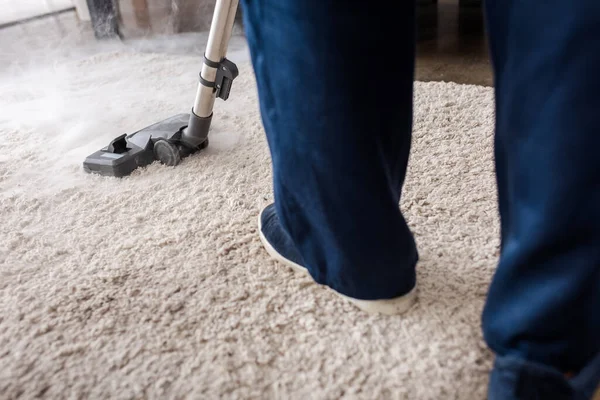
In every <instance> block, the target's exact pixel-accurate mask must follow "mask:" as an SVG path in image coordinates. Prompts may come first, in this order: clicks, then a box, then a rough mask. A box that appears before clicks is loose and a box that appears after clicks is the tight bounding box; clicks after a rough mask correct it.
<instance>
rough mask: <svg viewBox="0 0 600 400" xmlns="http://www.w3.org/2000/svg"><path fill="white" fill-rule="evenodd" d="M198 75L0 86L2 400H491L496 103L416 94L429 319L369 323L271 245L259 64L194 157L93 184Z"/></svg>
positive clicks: (112, 59) (411, 195)
mask: <svg viewBox="0 0 600 400" xmlns="http://www.w3.org/2000/svg"><path fill="white" fill-rule="evenodd" d="M198 60H199V59H198V57H181V56H177V57H175V56H172V55H171V56H170V55H159V54H140V53H135V52H133V51H126V50H123V51H114V52H107V53H103V54H99V55H95V56H92V57H88V58H85V59H79V60H70V61H68V62H67V61H65V62H62V63H59V64H50V65H47V66H43V67H38V68H36V69H35V70H32V71H28V72H23V73H22V74H19V75H18V76H16V77H12V78H11V79H10V80H9V79H5V80H2V81H0V89H1V92H2V96H0V218H1V220H2V223H1V224H0V398H3V399H15V398H27V399H30V398H34V397H36V396H39V397H45V398H52V399H60V398H69V399H76V398H93V399H108V398H114V399H142V398H148V399H159V398H160V399H163V398H169V399H180V398H195V399H216V398H231V399H250V398H256V399H258V398H261V399H338V398H343V399H354V398H360V399H379V398H381V399H388V398H390V399H444V400H446V399H483V398H484V397H485V392H486V384H487V374H488V372H489V368H490V366H491V361H492V355H491V353H490V352H489V351H488V350H487V349H486V347H485V345H484V343H483V341H482V336H481V330H480V313H481V310H482V307H483V302H484V300H485V295H486V291H487V287H488V285H489V282H490V279H491V276H492V274H493V272H494V268H495V264H496V261H497V257H498V245H499V240H498V235H499V225H498V221H497V209H496V193H495V182H494V169H493V154H492V145H493V142H492V134H493V93H492V89H490V88H483V87H477V86H464V85H456V84H449V83H417V84H416V92H415V104H416V110H415V133H414V139H413V142H414V145H413V153H412V156H411V160H410V168H409V176H408V180H407V183H406V190H405V194H404V199H403V202H402V204H401V207H402V209H403V210H404V212H405V213H406V216H407V219H408V221H409V223H410V225H411V227H412V229H413V230H414V232H415V234H416V239H417V242H418V245H419V248H420V254H421V261H420V263H419V265H418V279H419V282H420V293H419V296H420V297H419V303H418V305H417V306H415V307H414V308H413V309H412V310H411V311H410V312H409V313H408V314H406V315H404V316H401V317H384V316H372V315H366V314H364V313H363V312H361V311H359V310H358V309H356V308H354V306H352V305H351V304H349V303H346V302H345V301H344V300H342V299H340V298H339V297H337V296H335V295H334V294H332V293H331V292H330V291H328V290H324V288H322V287H320V286H318V285H316V284H314V283H312V282H311V280H310V279H309V278H307V277H303V276H297V275H294V274H293V273H292V272H291V271H289V270H288V269H286V268H284V267H282V266H281V265H278V264H276V263H275V262H273V261H271V260H270V259H269V257H268V256H267V254H266V252H265V251H264V250H263V248H262V247H261V244H260V241H259V238H258V235H257V231H256V215H257V213H258V212H259V210H260V209H261V207H262V206H264V205H265V204H267V203H269V202H270V201H271V199H272V194H271V170H270V159H269V155H268V149H267V145H266V141H265V138H264V132H263V130H262V126H261V121H260V116H259V113H258V105H257V96H256V88H255V83H254V80H253V74H252V70H251V67H250V65H249V64H248V63H242V64H241V65H240V71H241V75H240V77H239V78H238V80H237V81H236V82H235V84H234V87H233V91H232V95H231V98H230V100H229V101H227V102H222V101H219V102H218V103H217V106H216V109H215V118H214V120H213V131H212V134H211V135H212V136H211V145H210V146H209V148H208V149H207V150H206V151H204V152H203V153H202V154H200V155H197V156H193V157H191V158H188V159H185V160H184V161H183V162H182V164H181V165H179V166H178V167H175V168H171V167H166V166H162V165H159V164H153V165H151V166H149V167H148V168H146V169H144V170H139V171H136V172H135V173H134V174H133V175H132V176H130V177H128V178H124V179H114V178H105V177H98V176H89V175H86V174H84V172H83V171H82V169H81V162H82V161H83V158H84V157H85V156H86V155H87V154H89V153H91V152H92V151H95V150H97V149H98V148H100V147H102V146H104V145H105V144H106V143H107V141H108V140H109V139H112V138H113V137H115V136H118V135H120V134H121V133H123V132H131V130H132V129H137V128H141V127H144V126H146V125H148V124H150V123H152V122H154V121H157V120H160V119H162V118H166V117H168V116H170V115H172V114H176V113H180V112H187V111H188V110H189V108H190V105H191V104H192V101H193V96H194V94H195V82H196V81H197V75H196V72H197V70H198V67H199V61H198ZM357 190H360V188H357Z"/></svg>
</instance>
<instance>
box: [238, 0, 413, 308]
mask: <svg viewBox="0 0 600 400" xmlns="http://www.w3.org/2000/svg"><path fill="white" fill-rule="evenodd" d="M394 4H395V5H394V8H393V12H391V9H390V8H389V7H386V6H384V5H383V4H382V3H380V2H375V3H374V2H365V1H351V0H349V1H341V0H339V1H333V0H325V1H323V0H302V1H299V0H245V1H243V6H244V18H245V21H244V22H245V26H246V33H247V37H248V41H249V44H250V52H251V56H252V62H253V66H254V70H255V75H256V79H257V83H258V91H259V99H260V107H261V113H262V118H263V125H264V127H265V131H266V134H267V139H268V143H269V147H270V151H271V156H272V162H273V180H274V182H273V183H274V195H275V204H276V210H277V214H278V216H279V219H280V221H281V224H282V225H283V228H284V230H285V231H286V232H287V233H288V234H289V235H290V237H291V239H292V241H293V242H294V243H295V245H296V247H297V250H298V252H299V253H300V254H301V256H302V258H303V260H304V264H305V266H306V267H307V268H308V270H309V271H310V273H311V275H312V276H313V278H314V279H315V280H316V281H317V282H319V283H322V284H326V285H328V286H330V287H332V288H333V289H335V290H337V291H338V292H341V293H343V294H345V295H348V296H351V297H354V298H359V299H366V300H372V299H382V298H391V297H395V296H399V295H402V294H405V293H407V292H409V291H410V290H411V289H412V288H413V287H414V285H415V264H416V261H417V250H416V246H415V242H414V240H413V236H412V234H411V232H410V231H409V229H408V227H407V224H406V222H405V220H404V218H403V216H402V214H401V213H400V211H399V208H398V202H399V199H400V192H401V188H402V184H403V181H404V176H405V173H406V168H407V162H408V155H409V150H410V142H411V127H412V94H413V90H412V89H413V69H414V51H415V46H414V36H415V32H414V30H415V28H414V11H415V10H414V4H413V3H412V2H410V1H409V2H404V1H402V2H396V3H394ZM391 54H394V55H396V57H399V58H396V59H397V60H398V59H399V60H400V62H399V63H398V62H394V61H392V58H391V57H388V56H389V55H391Z"/></svg>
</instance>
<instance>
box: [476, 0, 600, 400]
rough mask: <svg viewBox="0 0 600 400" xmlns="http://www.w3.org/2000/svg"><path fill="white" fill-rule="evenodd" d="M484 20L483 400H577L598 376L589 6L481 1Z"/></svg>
mask: <svg viewBox="0 0 600 400" xmlns="http://www.w3.org/2000/svg"><path fill="white" fill-rule="evenodd" d="M486 17H487V23H488V31H489V34H490V48H491V55H492V59H493V60H492V62H493V67H494V72H495V79H496V80H495V87H496V119H497V120H496V149H495V155H496V168H497V180H498V193H499V206H500V214H501V221H502V252H501V259H500V263H499V266H498V269H497V271H496V274H495V276H494V279H493V282H492V285H491V288H490V291H489V296H488V300H487V304H486V307H485V310H484V314H483V328H484V334H485V338H486V341H487V343H488V344H489V345H490V347H491V348H492V349H493V350H494V351H495V352H496V353H497V354H498V355H499V357H498V359H497V362H496V368H495V371H494V373H492V381H491V384H490V398H492V399H498V400H500V399H525V398H527V399H528V398H532V399H533V398H540V399H571V398H578V397H574V396H575V394H573V393H571V390H572V388H571V387H572V386H573V385H575V386H578V387H579V390H580V394H583V393H584V392H585V390H583V389H584V387H586V386H587V394H585V395H583V397H582V398H585V396H589V395H590V394H591V393H590V392H591V390H593V386H595V385H597V383H598V379H600V377H599V375H598V374H599V373H600V366H599V365H598V357H599V356H598V354H599V351H600V151H599V149H600V2H599V1H598V0H551V1H544V2H540V1H531V0H488V1H487V3H486ZM594 360H596V361H594ZM594 363H595V364H594ZM586 366H587V367H588V368H587V369H585V367H586ZM582 369H585V372H582V375H581V378H579V379H578V378H575V379H574V380H573V381H571V382H567V381H566V380H565V379H563V373H564V372H567V371H572V372H574V373H576V374H577V373H578V372H579V371H581V370H582ZM584 376H585V379H584ZM536 396H537V397H536Z"/></svg>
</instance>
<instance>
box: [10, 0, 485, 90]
mask: <svg viewBox="0 0 600 400" xmlns="http://www.w3.org/2000/svg"><path fill="white" fill-rule="evenodd" d="M417 3H418V53H417V71H416V79H417V80H421V81H432V80H433V81H453V82H457V83H470V84H478V85H485V86H491V85H492V83H493V82H492V75H491V71H490V64H489V59H488V52H487V46H486V40H485V35H484V33H485V32H484V24H483V12H482V4H481V0H417ZM214 6H215V0H18V1H17V0H0V10H1V11H0V46H1V47H2V49H3V53H2V56H3V57H4V58H10V60H9V61H15V57H16V58H17V59H18V58H21V57H23V56H24V55H23V54H22V52H23V46H26V47H27V48H28V50H41V49H47V48H55V49H56V47H57V46H63V47H62V48H68V46H67V47H65V45H66V44H69V45H71V46H75V47H77V46H79V47H81V46H82V45H84V44H88V45H89V44H91V43H92V42H95V41H104V42H107V41H108V42H110V41H115V40H117V41H119V42H121V43H129V44H131V45H135V46H141V47H143V48H145V49H148V50H152V51H179V52H185V53H190V52H193V53H196V52H198V53H199V54H202V52H203V46H204V40H205V37H206V32H207V31H208V30H209V28H210V22H211V19H212V13H213V10H214ZM235 36H243V26H242V13H241V10H239V11H238V15H237V21H236V25H235V27H234V37H235ZM173 37H177V38H180V39H182V40H178V41H174V40H172V39H173ZM148 39H152V40H148ZM175 42H177V45H175V44H174V43H175ZM391 51H393V49H391ZM59 52H60V51H59Z"/></svg>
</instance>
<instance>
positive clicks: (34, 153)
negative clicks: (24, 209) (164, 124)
mask: <svg viewBox="0 0 600 400" xmlns="http://www.w3.org/2000/svg"><path fill="white" fill-rule="evenodd" d="M206 41H207V34H206V33H204V34H197V33H190V34H183V35H176V36H163V37H153V38H140V39H135V40H128V41H124V42H122V41H119V40H114V41H97V40H96V39H95V38H94V35H93V32H92V31H91V29H90V28H89V27H88V26H87V25H84V24H81V23H80V22H78V21H77V19H76V17H75V16H74V13H68V14H64V15H59V16H56V17H52V18H49V19H43V20H38V21H34V22H30V23H27V24H24V25H16V26H13V27H10V28H6V29H3V30H0V47H1V49H2V51H1V53H0V93H2V95H1V96H0V196H5V195H11V196H12V195H18V193H19V192H21V191H23V190H36V188H39V189H37V190H42V189H41V188H42V187H44V188H46V189H44V190H58V189H62V188H65V187H71V186H73V185H78V184H82V183H84V182H87V181H89V179H91V178H90V177H89V176H87V175H86V174H85V173H84V172H83V171H82V168H81V164H82V162H83V160H84V158H85V157H86V156H87V155H88V154H90V153H92V152H94V151H96V150H98V149H99V148H101V147H104V146H106V145H107V144H108V142H109V141H110V140H111V139H113V138H114V137H116V136H118V135H120V134H123V133H132V132H134V131H136V130H138V129H140V128H143V127H145V126H147V125H150V124H152V123H154V122H157V121H159V120H161V119H164V118H167V117H169V116H171V115H173V114H177V113H182V112H189V111H190V108H191V106H192V104H193V100H194V96H195V93H196V87H197V83H198V72H199V70H200V67H201V56H202V54H203V52H204V48H205V45H206ZM228 58H230V59H232V60H233V61H234V62H238V63H239V62H244V61H247V60H248V54H247V50H246V45H245V41H244V39H243V38H242V37H239V36H234V37H233V38H232V41H231V43H230V51H229V53H228ZM230 102H231V100H230ZM230 102H228V105H227V106H230V107H231V106H233V107H234V106H235V102H231V103H230ZM219 106H222V103H221V104H219ZM228 141H229V142H231V138H229V139H228ZM211 142H212V143H213V144H214V143H215V141H214V140H212V141H211ZM216 144H217V145H218V140H217V141H216ZM15 160H18V162H15ZM93 179H100V178H93Z"/></svg>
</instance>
